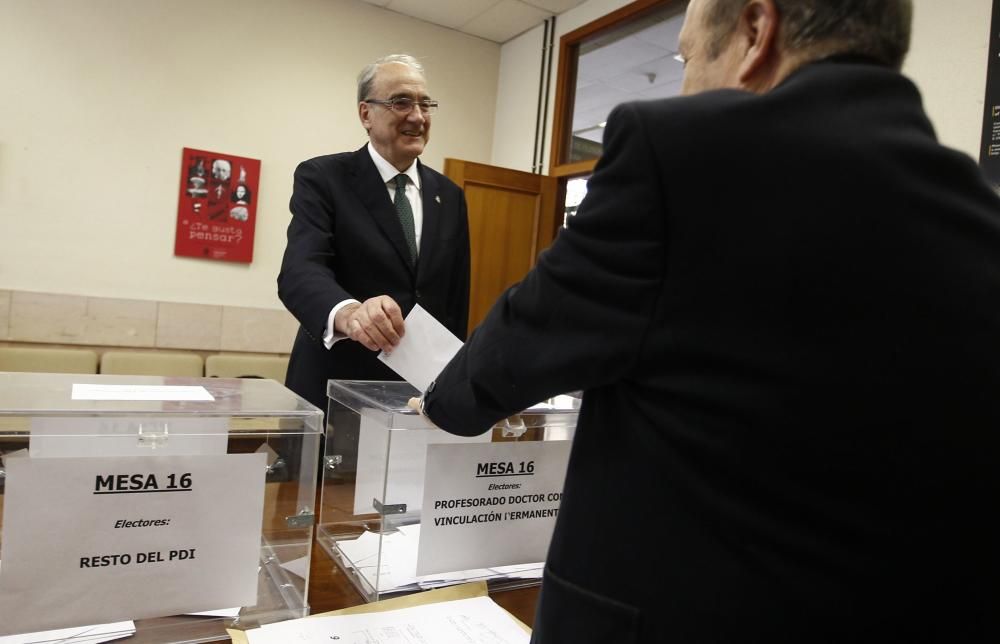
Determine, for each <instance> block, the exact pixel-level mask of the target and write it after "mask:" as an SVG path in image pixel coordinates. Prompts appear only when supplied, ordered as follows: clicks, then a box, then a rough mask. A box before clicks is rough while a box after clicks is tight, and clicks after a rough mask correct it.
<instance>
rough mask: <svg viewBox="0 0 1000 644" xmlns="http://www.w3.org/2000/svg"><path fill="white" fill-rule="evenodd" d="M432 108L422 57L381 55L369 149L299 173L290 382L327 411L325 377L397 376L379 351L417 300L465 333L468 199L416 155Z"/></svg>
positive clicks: (288, 300)
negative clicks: (295, 326)
mask: <svg viewBox="0 0 1000 644" xmlns="http://www.w3.org/2000/svg"><path fill="white" fill-rule="evenodd" d="M436 107H437V101H433V100H431V98H430V96H429V95H428V93H427V87H426V81H425V79H424V73H423V68H422V67H421V65H420V63H419V62H418V61H417V60H415V59H414V58H412V57H411V56H407V55H392V56H387V57H385V58H382V59H380V60H378V61H376V62H375V63H373V64H371V65H369V66H368V67H366V68H365V69H364V70H363V71H362V72H361V75H360V76H359V77H358V114H359V116H360V119H361V124H362V125H363V126H364V128H365V130H367V132H368V136H369V143H368V144H367V145H366V146H365V147H363V148H361V149H360V150H357V151H355V152H346V153H342V154H332V155H328V156H322V157H317V158H315V159H310V160H309V161H305V162H303V163H302V164H300V165H299V167H298V168H297V169H296V171H295V186H294V191H293V193H292V199H291V206H290V207H291V211H292V220H291V223H290V224H289V226H288V245H287V247H286V249H285V255H284V258H283V260H282V264H281V273H280V274H279V275H278V295H279V297H280V298H281V301H282V302H283V303H284V304H285V306H286V307H287V308H288V310H289V311H291V312H292V314H293V315H295V317H296V318H297V319H298V320H299V322H300V323H301V327H300V328H299V332H298V335H297V336H296V338H295V344H294V346H293V348H292V354H291V359H290V360H289V365H288V374H287V377H286V381H285V384H286V385H287V386H288V387H289V388H290V389H292V390H293V391H295V392H296V393H298V394H299V395H301V396H302V397H304V398H305V399H307V400H308V401H309V402H311V403H313V404H314V405H316V406H318V407H320V408H321V409H323V410H324V411H325V410H326V399H327V398H326V382H327V380H328V379H330V378H354V379H370V380H398V379H399V378H398V376H396V374H394V373H393V372H392V371H391V370H390V369H389V368H387V367H386V366H385V365H384V364H382V363H381V362H380V361H379V360H377V358H376V355H377V353H376V352H377V351H379V350H386V351H391V350H392V348H393V347H395V346H396V344H397V343H398V342H399V339H400V337H401V336H402V335H403V333H404V324H403V318H404V317H405V315H406V314H407V313H409V311H410V310H411V309H412V308H413V307H414V305H416V304H420V306H422V307H423V308H424V309H426V310H427V311H428V312H429V313H430V314H431V315H433V316H434V317H435V318H437V319H438V320H440V321H441V322H442V323H443V324H444V325H445V326H446V327H448V329H450V330H451V332H452V333H454V334H455V335H457V336H458V337H460V338H464V337H465V334H466V325H467V323H468V309H469V229H468V220H467V216H466V206H465V197H464V195H463V194H462V191H461V190H460V189H459V187H458V186H456V185H455V184H454V183H452V182H451V181H450V180H449V179H447V178H446V177H445V176H443V175H441V174H439V173H437V172H435V171H434V170H431V169H430V168H428V167H426V166H424V165H423V164H422V163H420V161H419V160H418V158H417V157H419V156H420V154H421V153H422V152H423V150H424V146H425V145H426V143H427V140H428V137H429V134H430V127H431V113H432V112H433V111H434V109H435V108H436Z"/></svg>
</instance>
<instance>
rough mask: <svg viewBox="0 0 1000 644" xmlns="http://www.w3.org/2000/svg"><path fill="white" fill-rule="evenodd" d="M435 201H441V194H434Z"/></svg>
mask: <svg viewBox="0 0 1000 644" xmlns="http://www.w3.org/2000/svg"><path fill="white" fill-rule="evenodd" d="M434 201H436V202H438V203H441V195H434Z"/></svg>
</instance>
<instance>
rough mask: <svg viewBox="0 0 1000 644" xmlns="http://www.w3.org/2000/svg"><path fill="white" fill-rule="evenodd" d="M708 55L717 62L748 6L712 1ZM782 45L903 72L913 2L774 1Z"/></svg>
mask: <svg viewBox="0 0 1000 644" xmlns="http://www.w3.org/2000/svg"><path fill="white" fill-rule="evenodd" d="M710 2H711V5H710V6H709V8H708V11H707V12H706V14H705V21H706V26H707V27H708V28H709V29H710V30H711V32H712V42H711V43H709V48H708V54H709V56H710V57H712V58H715V57H717V56H718V55H719V54H720V53H721V51H722V48H723V46H724V45H725V43H726V41H727V40H728V39H729V37H730V36H731V35H732V33H733V30H734V29H735V28H736V24H737V21H738V20H739V16H740V12H741V11H742V10H743V7H745V6H746V4H747V0H710ZM774 5H775V6H776V7H777V9H778V13H779V15H780V21H781V27H780V29H779V38H780V42H781V43H782V44H783V45H784V46H785V47H787V48H788V49H789V50H792V51H797V52H803V53H806V54H807V55H809V56H811V57H812V58H820V57H824V56H831V55H834V54H857V55H860V56H867V57H869V58H874V59H875V60H877V61H879V62H881V63H882V64H884V65H886V66H888V67H892V68H894V69H899V68H901V67H902V66H903V59H904V58H906V52H907V51H909V49H910V29H911V23H912V21H913V3H912V0H774Z"/></svg>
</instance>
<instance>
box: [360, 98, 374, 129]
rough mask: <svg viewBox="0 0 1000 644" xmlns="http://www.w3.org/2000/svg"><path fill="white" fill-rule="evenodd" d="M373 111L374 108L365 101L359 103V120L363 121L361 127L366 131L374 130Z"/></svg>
mask: <svg viewBox="0 0 1000 644" xmlns="http://www.w3.org/2000/svg"><path fill="white" fill-rule="evenodd" d="M371 109H372V106H371V105H369V104H368V103H365V102H363V101H362V102H361V103H358V118H359V119H361V126H362V127H363V128H365V131H368V130H371V129H372V122H371Z"/></svg>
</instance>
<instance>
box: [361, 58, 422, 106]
mask: <svg viewBox="0 0 1000 644" xmlns="http://www.w3.org/2000/svg"><path fill="white" fill-rule="evenodd" d="M388 63H402V64H403V65H407V66H408V67H411V68H413V69H414V70H415V71H416V72H418V73H419V74H420V75H421V76H424V66H423V65H421V64H420V61H419V60H417V59H416V58H414V57H413V56H411V55H409V54H389V55H388V56H382V57H381V58H379V59H378V60H376V61H375V62H373V63H370V64H368V65H365V68H364V69H362V70H361V73H360V74H358V103H361V102H362V101H364V100H365V99H367V98H370V96H369V92H371V91H372V85H374V84H375V73H376V72H378V68H379V67H381V66H382V65H386V64H388Z"/></svg>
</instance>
